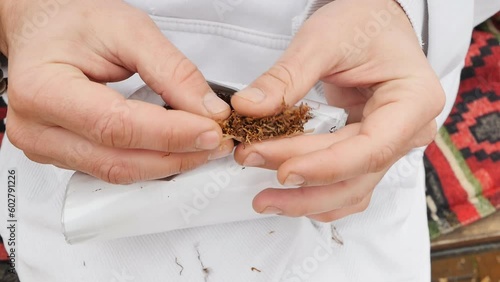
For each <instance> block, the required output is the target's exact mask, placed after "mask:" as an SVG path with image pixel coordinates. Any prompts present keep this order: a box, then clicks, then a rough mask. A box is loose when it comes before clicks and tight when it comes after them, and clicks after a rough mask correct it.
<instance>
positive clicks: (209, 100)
mask: <svg viewBox="0 0 500 282" xmlns="http://www.w3.org/2000/svg"><path fill="white" fill-rule="evenodd" d="M203 105H204V106H205V108H206V109H207V111H208V112H209V113H211V114H218V113H222V112H224V111H227V110H229V105H228V104H227V103H226V102H224V101H222V100H221V99H220V98H219V97H217V95H215V93H213V92H210V93H208V94H207V95H205V97H204V98H203Z"/></svg>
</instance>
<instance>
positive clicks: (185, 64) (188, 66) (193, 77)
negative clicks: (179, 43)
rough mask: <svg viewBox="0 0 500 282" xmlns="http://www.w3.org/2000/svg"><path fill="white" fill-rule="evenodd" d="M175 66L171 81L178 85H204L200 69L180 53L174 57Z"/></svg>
mask: <svg viewBox="0 0 500 282" xmlns="http://www.w3.org/2000/svg"><path fill="white" fill-rule="evenodd" d="M173 57H174V58H172V60H175V64H174V66H173V68H172V77H171V80H172V82H173V83H175V84H176V85H199V84H201V83H204V80H203V77H202V76H201V75H200V74H199V70H198V67H197V66H196V65H195V64H193V63H192V62H191V61H190V60H189V59H188V58H186V57H185V56H184V55H182V54H181V53H180V52H176V53H175V54H174V55H173Z"/></svg>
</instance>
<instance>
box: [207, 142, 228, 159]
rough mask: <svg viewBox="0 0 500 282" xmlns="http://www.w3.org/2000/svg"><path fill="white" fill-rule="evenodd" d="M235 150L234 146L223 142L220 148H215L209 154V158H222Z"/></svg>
mask: <svg viewBox="0 0 500 282" xmlns="http://www.w3.org/2000/svg"><path fill="white" fill-rule="evenodd" d="M232 152H233V150H232V148H231V147H230V146H228V145H227V144H222V145H220V146H219V148H217V149H215V150H214V151H212V152H211V153H210V155H208V160H209V161H213V160H216V159H221V158H224V157H227V156H228V155H230V154H231V153H232Z"/></svg>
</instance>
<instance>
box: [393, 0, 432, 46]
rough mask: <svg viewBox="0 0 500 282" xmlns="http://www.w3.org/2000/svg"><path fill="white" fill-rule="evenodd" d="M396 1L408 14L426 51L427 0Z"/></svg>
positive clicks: (427, 31)
mask: <svg viewBox="0 0 500 282" xmlns="http://www.w3.org/2000/svg"><path fill="white" fill-rule="evenodd" d="M398 3H399V4H400V5H401V7H402V8H403V10H404V11H405V13H406V15H407V16H408V19H409V20H410V22H411V24H412V26H413V29H414V30H415V32H416V34H417V37H418V40H419V41H420V44H421V46H422V48H423V49H424V51H425V52H426V53H427V42H428V36H429V30H428V16H429V13H428V10H427V0H398Z"/></svg>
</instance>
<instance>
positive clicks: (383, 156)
mask: <svg viewBox="0 0 500 282" xmlns="http://www.w3.org/2000/svg"><path fill="white" fill-rule="evenodd" d="M396 155H397V154H396V151H395V150H394V146H393V145H391V144H385V145H383V146H382V147H381V148H380V149H377V150H374V151H372V152H371V153H370V155H369V159H368V166H367V167H368V169H367V172H379V171H382V170H383V169H385V168H386V167H387V166H389V165H390V163H391V161H392V160H393V159H394V158H395V156H396Z"/></svg>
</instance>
